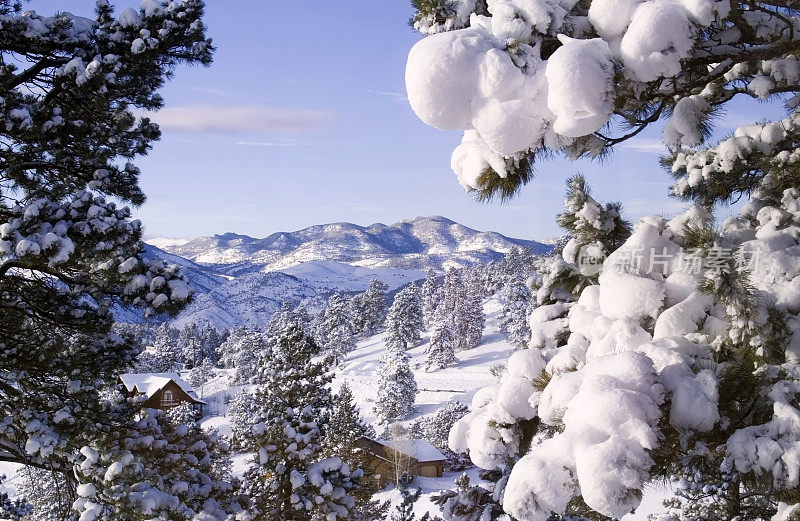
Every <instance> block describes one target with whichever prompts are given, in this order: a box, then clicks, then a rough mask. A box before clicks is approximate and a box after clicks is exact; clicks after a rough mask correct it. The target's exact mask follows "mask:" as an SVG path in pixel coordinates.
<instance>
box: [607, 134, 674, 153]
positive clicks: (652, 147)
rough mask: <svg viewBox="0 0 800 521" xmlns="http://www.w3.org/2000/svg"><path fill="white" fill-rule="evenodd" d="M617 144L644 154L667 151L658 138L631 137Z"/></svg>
mask: <svg viewBox="0 0 800 521" xmlns="http://www.w3.org/2000/svg"><path fill="white" fill-rule="evenodd" d="M619 146H620V148H627V149H630V150H635V151H636V152H643V153H645V154H659V155H663V154H666V153H667V147H665V146H664V143H663V142H662V141H661V140H660V139H647V138H633V139H629V140H628V141H624V142H622V143H620V145H619Z"/></svg>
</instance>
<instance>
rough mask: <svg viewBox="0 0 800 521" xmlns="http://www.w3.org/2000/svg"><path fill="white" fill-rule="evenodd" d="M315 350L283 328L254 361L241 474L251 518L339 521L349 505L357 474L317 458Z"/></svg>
mask: <svg viewBox="0 0 800 521" xmlns="http://www.w3.org/2000/svg"><path fill="white" fill-rule="evenodd" d="M319 353H320V349H319V347H318V346H317V345H316V343H315V342H314V340H313V339H312V338H311V337H309V336H308V335H307V334H306V333H305V332H304V331H303V330H302V328H300V327H298V326H291V327H289V328H287V329H286V330H285V331H284V332H283V334H282V335H281V336H280V338H279V339H278V341H277V344H276V345H275V346H273V348H272V350H271V351H270V354H269V356H268V357H264V358H261V359H260V360H259V364H258V365H259V374H258V377H257V379H258V382H259V385H258V386H257V388H256V391H255V394H254V395H253V398H252V402H253V409H254V410H255V417H254V418H253V419H252V429H251V431H250V432H249V433H248V437H249V440H248V441H247V442H246V445H247V446H249V447H251V448H252V449H254V450H255V451H256V455H255V458H254V461H253V464H252V465H251V467H250V468H249V470H248V471H247V473H246V475H245V484H246V491H247V495H248V497H249V498H250V500H251V502H252V506H251V518H252V519H255V520H273V519H291V520H293V521H303V520H309V521H310V520H317V519H328V520H332V521H333V520H335V519H347V518H348V516H349V513H350V511H351V510H353V508H354V507H355V500H354V499H353V497H352V496H350V495H349V491H350V490H351V489H352V488H353V487H354V486H355V484H356V483H357V482H358V479H360V477H361V475H362V472H361V471H360V470H356V469H353V472H351V470H350V468H349V467H348V466H347V464H346V463H344V462H343V461H342V459H341V458H340V457H338V456H333V457H325V445H324V444H325V441H326V429H327V427H328V422H329V420H330V417H331V413H332V397H331V394H330V391H329V390H328V386H329V384H330V382H331V375H330V373H329V372H328V364H329V363H330V361H331V359H330V358H329V357H328V358H326V359H323V360H320V361H316V360H315V357H317V356H318V355H319Z"/></svg>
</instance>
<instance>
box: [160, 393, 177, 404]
mask: <svg viewBox="0 0 800 521" xmlns="http://www.w3.org/2000/svg"><path fill="white" fill-rule="evenodd" d="M173 403H175V402H174V397H173V396H172V391H164V396H163V397H162V398H161V405H172V404H173Z"/></svg>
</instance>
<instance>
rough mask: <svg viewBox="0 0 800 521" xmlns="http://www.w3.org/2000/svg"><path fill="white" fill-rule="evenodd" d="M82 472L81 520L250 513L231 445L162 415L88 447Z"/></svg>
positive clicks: (145, 416)
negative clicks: (235, 471)
mask: <svg viewBox="0 0 800 521" xmlns="http://www.w3.org/2000/svg"><path fill="white" fill-rule="evenodd" d="M124 416H125V417H127V416H128V412H127V411H126V412H125V413H124ZM75 472H76V476H77V478H78V481H79V483H80V485H78V486H77V488H76V494H77V498H76V500H75V503H74V504H73V508H74V509H75V510H76V511H77V512H78V514H79V519H81V520H87V519H91V520H97V521H112V520H113V521H118V520H120V519H126V520H134V521H145V520H149V519H176V520H199V519H203V520H205V519H208V520H213V519H218V520H224V519H227V518H228V517H229V516H233V515H235V514H237V513H240V512H241V510H242V508H241V507H242V498H241V497H240V496H239V495H238V491H237V488H238V484H237V481H236V479H234V478H232V477H231V475H230V458H229V455H228V452H227V445H226V444H225V443H223V442H221V441H220V440H219V439H218V438H217V436H216V434H209V433H206V432H205V431H204V430H202V429H201V428H200V427H198V426H189V425H182V424H176V423H173V422H172V421H171V420H169V418H168V417H167V416H166V414H165V413H164V412H162V411H157V410H154V409H146V410H144V411H142V413H141V415H139V418H138V419H134V420H130V421H129V422H128V423H127V424H126V425H124V426H123V427H121V428H117V429H113V430H109V431H107V432H104V433H102V435H101V436H97V437H96V438H95V439H94V440H93V441H92V442H91V443H90V444H88V445H87V446H84V447H83V448H82V449H81V451H80V456H79V458H78V460H77V465H76V467H75Z"/></svg>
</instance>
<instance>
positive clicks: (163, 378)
mask: <svg viewBox="0 0 800 521" xmlns="http://www.w3.org/2000/svg"><path fill="white" fill-rule="evenodd" d="M119 379H120V381H121V382H122V385H124V386H125V389H126V390H127V391H128V392H133V390H134V389H136V391H137V392H139V393H141V394H143V395H145V396H146V397H147V398H152V397H153V395H154V394H156V393H157V392H158V391H160V390H161V389H163V388H164V387H166V385H167V384H168V383H170V382H175V383H176V384H177V385H178V387H180V388H181V389H182V390H183V392H185V393H186V394H187V395H189V398H191V399H192V400H193V401H194V402H196V403H205V402H204V401H203V400H201V399H199V398H198V397H197V393H195V392H194V389H193V388H192V386H191V385H190V384H189V382H187V381H186V380H184V379H182V378H181V377H180V376H178V373H125V374H121V375H119Z"/></svg>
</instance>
